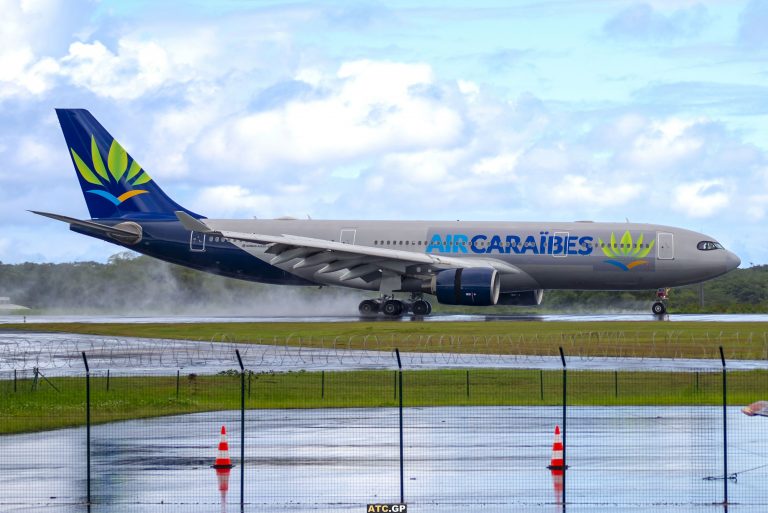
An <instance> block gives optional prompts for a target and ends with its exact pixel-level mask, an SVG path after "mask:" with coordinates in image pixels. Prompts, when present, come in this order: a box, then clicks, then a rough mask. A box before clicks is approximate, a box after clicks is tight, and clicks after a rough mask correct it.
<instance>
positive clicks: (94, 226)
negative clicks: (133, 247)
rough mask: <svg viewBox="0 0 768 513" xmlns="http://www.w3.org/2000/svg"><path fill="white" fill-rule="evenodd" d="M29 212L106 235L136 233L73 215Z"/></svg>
mask: <svg viewBox="0 0 768 513" xmlns="http://www.w3.org/2000/svg"><path fill="white" fill-rule="evenodd" d="M30 212H32V213H33V214H37V215H39V216H43V217H49V218H51V219H55V220H56V221H62V222H64V223H69V224H70V225H72V226H78V227H80V228H85V229H88V230H93V231H97V232H100V233H105V234H107V235H116V236H123V237H129V238H135V237H136V235H137V234H136V232H135V231H131V230H124V229H122V228H119V227H116V226H107V225H105V224H101V223H95V222H93V221H83V220H81V219H76V218H74V217H67V216H63V215H60V214H51V213H50V212H38V211H36V210H30Z"/></svg>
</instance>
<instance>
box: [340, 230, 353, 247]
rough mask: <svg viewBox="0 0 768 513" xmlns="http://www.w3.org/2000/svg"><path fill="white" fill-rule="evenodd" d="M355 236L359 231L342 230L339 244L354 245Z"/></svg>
mask: <svg viewBox="0 0 768 513" xmlns="http://www.w3.org/2000/svg"><path fill="white" fill-rule="evenodd" d="M355 235H357V229H355V228H344V229H343V230H341V234H340V235H339V242H341V243H342V244H354V243H355Z"/></svg>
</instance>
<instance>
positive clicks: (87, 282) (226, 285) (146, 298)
mask: <svg viewBox="0 0 768 513" xmlns="http://www.w3.org/2000/svg"><path fill="white" fill-rule="evenodd" d="M702 287H703V291H702V290H701V288H700V286H699V285H693V286H688V287H681V288H677V289H673V290H672V292H671V294H670V299H671V303H670V311H671V312H768V266H765V265H763V266H755V267H750V268H748V269H737V270H735V271H733V272H731V273H728V274H727V275H725V276H721V277H720V278H717V279H715V280H711V281H708V282H706V283H704V284H703V286H702ZM702 293H703V306H702V302H701V299H702ZM0 296H10V297H11V301H12V302H13V303H16V304H20V305H24V306H27V307H30V308H32V309H33V310H36V311H49V312H50V311H56V312H62V313H63V312H67V313H95V312H99V313H113V314H126V315H130V314H153V313H156V314H179V313H198V314H207V315H224V314H227V315H297V314H298V315H312V314H316V315H325V314H337V315H345V314H346V315H348V314H349V313H351V312H356V308H357V303H358V302H359V301H360V299H361V297H362V296H363V293H361V292H358V291H353V290H348V289H337V288H330V289H328V288H326V289H324V290H322V291H320V290H318V287H280V286H271V285H262V284H258V283H251V282H246V281H241V280H234V279H230V278H223V277H220V276H214V275H211V274H207V273H202V272H198V271H194V270H191V269H187V268H184V267H180V266H177V265H173V264H168V263H165V262H162V261H159V260H156V259H154V258H149V257H144V256H138V257H134V256H133V254H132V253H119V254H117V255H114V256H113V257H111V258H110V259H109V261H108V262H107V263H106V264H101V263H96V262H75V263H65V264H34V263H25V264H15V265H10V264H0ZM653 298H654V293H653V291H642V292H585V291H560V290H555V291H546V292H545V294H544V303H543V304H542V306H541V307H539V308H535V309H533V308H526V309H520V308H515V307H510V308H503V309H502V308H497V309H494V311H508V312H515V313H519V312H523V311H531V312H547V311H551V312H564V311H573V312H598V313H599V312H614V311H622V310H626V311H646V310H648V309H649V308H650V303H651V302H652V301H653ZM298 310H301V312H299V311H298ZM435 310H436V311H437V312H440V311H452V312H456V311H461V310H462V309H460V308H457V307H444V306H441V305H435ZM463 310H464V311H475V312H476V310H467V309H463ZM488 311H489V310H488Z"/></svg>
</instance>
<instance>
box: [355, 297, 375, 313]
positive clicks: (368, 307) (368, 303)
mask: <svg viewBox="0 0 768 513" xmlns="http://www.w3.org/2000/svg"><path fill="white" fill-rule="evenodd" d="M357 310H358V311H359V312H360V315H362V316H363V317H373V316H374V315H376V314H377V313H379V305H378V304H377V303H376V301H374V300H372V299H366V300H365V301H362V302H361V303H360V306H358V307H357Z"/></svg>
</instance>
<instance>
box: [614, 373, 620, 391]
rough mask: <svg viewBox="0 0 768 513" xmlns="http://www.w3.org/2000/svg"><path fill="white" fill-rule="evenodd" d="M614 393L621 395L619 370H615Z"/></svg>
mask: <svg viewBox="0 0 768 513" xmlns="http://www.w3.org/2000/svg"><path fill="white" fill-rule="evenodd" d="M613 395H614V397H619V371H613Z"/></svg>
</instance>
